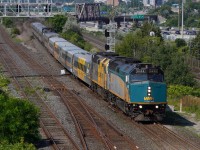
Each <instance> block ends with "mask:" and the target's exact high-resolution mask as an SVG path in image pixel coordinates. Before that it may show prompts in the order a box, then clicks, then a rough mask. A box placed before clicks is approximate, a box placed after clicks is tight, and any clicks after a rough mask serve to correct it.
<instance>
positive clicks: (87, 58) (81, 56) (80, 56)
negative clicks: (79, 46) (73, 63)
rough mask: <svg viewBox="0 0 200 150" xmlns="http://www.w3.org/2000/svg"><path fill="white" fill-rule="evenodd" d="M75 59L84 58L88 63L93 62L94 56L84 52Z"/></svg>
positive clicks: (76, 55)
mask: <svg viewBox="0 0 200 150" xmlns="http://www.w3.org/2000/svg"><path fill="white" fill-rule="evenodd" d="M74 57H75V58H83V59H85V61H86V62H91V59H92V54H91V53H89V52H87V51H84V52H81V53H78V54H75V55H74Z"/></svg>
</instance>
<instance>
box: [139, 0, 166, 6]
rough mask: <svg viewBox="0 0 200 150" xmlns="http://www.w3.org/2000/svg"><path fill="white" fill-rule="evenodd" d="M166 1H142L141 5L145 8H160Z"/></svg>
mask: <svg viewBox="0 0 200 150" xmlns="http://www.w3.org/2000/svg"><path fill="white" fill-rule="evenodd" d="M166 1H167V0H143V5H144V6H145V7H149V6H154V7H156V6H161V5H162V4H164V3H165V2H166Z"/></svg>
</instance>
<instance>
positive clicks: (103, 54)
mask: <svg viewBox="0 0 200 150" xmlns="http://www.w3.org/2000/svg"><path fill="white" fill-rule="evenodd" d="M116 56H119V55H118V54H116V53H114V52H97V53H95V54H93V57H92V61H93V62H97V61H98V60H99V58H110V59H112V58H113V57H116Z"/></svg>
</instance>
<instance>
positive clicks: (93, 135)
mask: <svg viewBox="0 0 200 150" xmlns="http://www.w3.org/2000/svg"><path fill="white" fill-rule="evenodd" d="M1 35H3V36H4V38H5V42H6V43H8V44H9V46H10V48H11V49H12V50H13V52H15V53H16V54H17V55H18V56H19V57H20V58H21V59H22V60H23V61H24V62H25V63H26V65H28V66H29V67H30V68H31V70H33V72H34V73H32V74H29V73H28V72H26V74H21V73H20V74H13V75H12V76H13V77H21V79H24V80H25V77H26V76H27V74H29V75H28V76H33V75H34V76H39V77H42V79H43V81H44V82H46V83H48V85H49V87H50V88H51V89H52V90H53V91H54V92H56V93H57V94H58V95H59V96H61V98H62V99H63V100H64V102H65V104H66V105H67V106H68V108H69V109H70V112H71V115H72V116H73V118H74V122H75V125H76V128H77V131H78V133H79V137H80V141H81V144H82V147H83V149H94V147H98V148H100V149H116V148H117V149H128V150H129V149H137V148H136V146H135V144H134V143H133V142H132V141H131V140H130V139H128V138H127V137H126V136H125V135H123V134H122V133H120V131H119V130H118V129H115V128H114V127H113V126H112V125H110V124H109V123H108V121H106V120H105V119H102V117H100V116H99V115H98V114H96V113H95V112H94V111H92V109H91V108H89V107H88V106H86V104H83V103H82V101H81V99H80V97H78V96H76V94H74V92H72V91H70V90H68V89H67V88H66V87H65V86H63V84H62V83H60V82H58V81H57V80H56V79H55V78H54V76H53V75H51V74H50V73H49V72H48V71H47V70H46V69H45V68H43V67H42V66H41V65H40V64H38V63H37V62H36V61H34V60H33V59H32V58H31V56H29V55H28V54H26V52H25V50H23V48H22V47H20V46H18V45H15V44H13V43H12V42H11V40H10V38H9V37H8V36H7V35H6V33H5V32H4V31H3V30H2V29H1ZM4 52H5V51H4ZM5 55H6V56H9V55H10V54H9V53H7V54H5ZM11 60H12V58H9V60H7V61H4V62H12V61H11ZM15 63H16V62H13V63H12V64H11V65H9V66H8V68H9V67H11V66H12V65H13V66H14V64H15ZM18 67H19V66H16V67H15V68H18ZM22 70H23V69H22ZM22 72H23V71H22ZM25 85H26V86H27V85H28V83H27V82H26V83H24V84H21V85H20V86H21V87H23V86H25ZM75 93H76V92H75ZM34 97H35V99H38V100H40V99H39V96H38V97H36V96H34ZM28 98H31V97H28ZM36 104H37V105H39V106H40V105H41V104H40V103H36ZM40 107H42V108H43V107H44V106H40ZM42 112H43V113H46V112H47V110H44V111H43V110H42ZM46 116H49V115H47V114H45V115H44V116H42V117H41V120H42V119H43V117H44V118H45V117H46ZM44 120H46V121H47V122H46V123H41V125H42V126H43V125H44V131H46V130H48V126H50V125H51V124H55V122H56V121H52V119H44ZM58 123H59V122H58ZM56 126H57V125H56ZM54 128H55V129H56V130H57V127H54ZM56 130H53V129H52V128H51V129H49V130H48V132H46V133H47V134H46V135H47V136H48V137H49V138H50V139H52V141H55V142H53V143H56V144H57V143H60V144H61V145H68V143H69V141H57V140H58V139H60V138H61V137H62V136H63V134H60V129H58V130H57V131H56ZM50 131H51V132H53V133H52V134H50V135H49V134H48V133H49V132H50ZM58 131H59V132H58ZM56 133H57V135H56V136H53V135H54V134H56ZM58 134H59V135H60V138H58V137H59V135H58ZM61 139H63V137H62V138H61ZM71 144H72V145H73V146H74V148H72V149H75V148H76V149H79V147H78V146H77V144H76V143H75V142H73V140H72V141H71ZM67 149H68V148H67ZM70 149H71V148H70Z"/></svg>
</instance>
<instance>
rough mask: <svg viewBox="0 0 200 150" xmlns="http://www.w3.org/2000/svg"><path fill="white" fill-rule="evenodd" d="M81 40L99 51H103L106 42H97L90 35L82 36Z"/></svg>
mask: <svg viewBox="0 0 200 150" xmlns="http://www.w3.org/2000/svg"><path fill="white" fill-rule="evenodd" d="M83 38H84V39H85V40H86V41H88V42H89V43H91V44H92V45H94V46H95V47H96V48H98V49H99V50H100V51H105V44H106V41H103V40H98V39H96V38H94V37H92V36H91V35H88V34H83Z"/></svg>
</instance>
